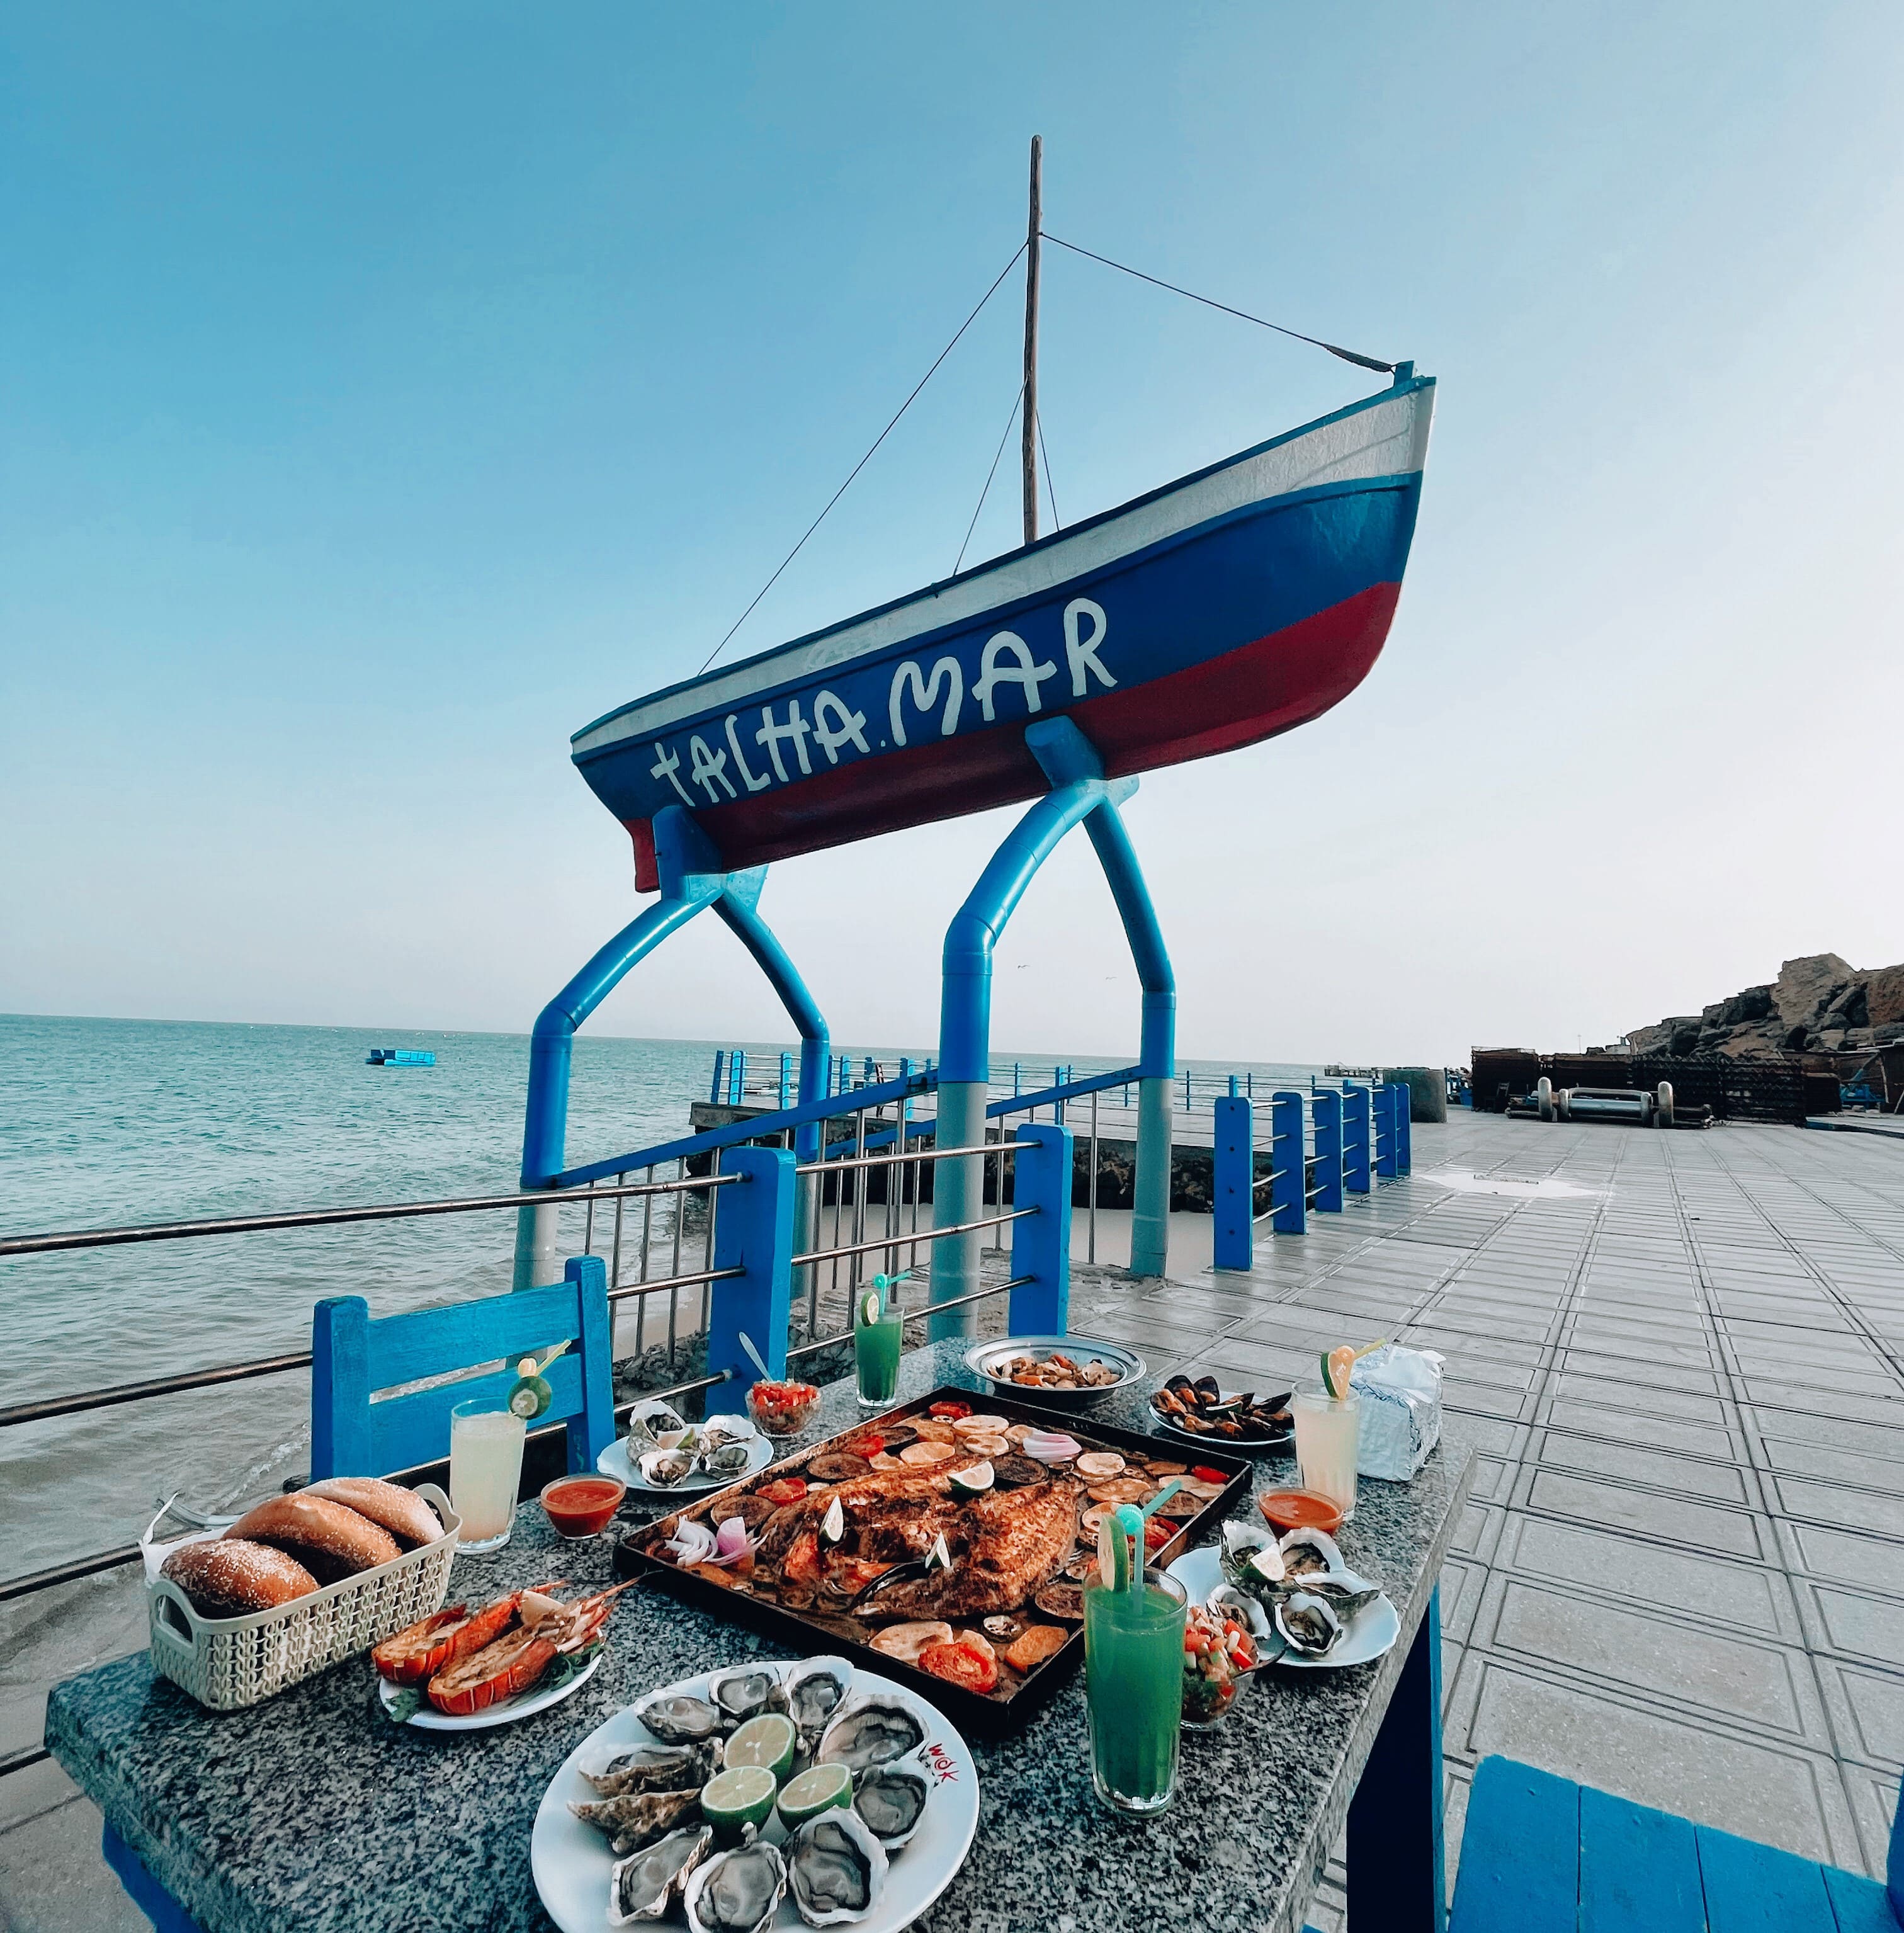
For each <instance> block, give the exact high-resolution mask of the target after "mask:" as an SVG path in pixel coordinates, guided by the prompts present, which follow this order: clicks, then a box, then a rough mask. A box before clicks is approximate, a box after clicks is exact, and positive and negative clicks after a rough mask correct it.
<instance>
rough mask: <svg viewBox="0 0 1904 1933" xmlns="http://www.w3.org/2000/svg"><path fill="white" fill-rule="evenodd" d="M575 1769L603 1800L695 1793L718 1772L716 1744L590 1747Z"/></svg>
mask: <svg viewBox="0 0 1904 1933" xmlns="http://www.w3.org/2000/svg"><path fill="white" fill-rule="evenodd" d="M576 1769H577V1770H578V1771H579V1772H580V1773H581V1774H582V1777H583V1778H585V1779H586V1780H587V1781H588V1783H589V1784H591V1785H592V1786H593V1787H594V1788H595V1790H597V1792H598V1793H600V1794H601V1796H603V1798H604V1799H618V1798H619V1797H620V1796H621V1794H622V1793H624V1792H690V1791H692V1792H698V1791H699V1790H700V1789H701V1787H702V1786H704V1785H705V1784H706V1783H707V1782H708V1780H709V1779H711V1778H712V1777H713V1776H714V1774H715V1773H716V1772H718V1771H719V1770H720V1740H719V1739H708V1740H707V1741H706V1742H705V1743H702V1744H700V1745H650V1744H648V1742H646V1741H645V1740H643V1741H642V1742H639V1743H638V1744H633V1745H630V1744H627V1743H623V1744H621V1745H591V1746H590V1747H589V1748H587V1749H586V1750H585V1751H583V1752H582V1755H581V1757H580V1758H579V1760H578V1761H577V1763H576Z"/></svg>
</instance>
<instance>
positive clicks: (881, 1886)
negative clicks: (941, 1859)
mask: <svg viewBox="0 0 1904 1933" xmlns="http://www.w3.org/2000/svg"><path fill="white" fill-rule="evenodd" d="M787 1884H788V1886H789V1887H790V1889H791V1890H792V1892H793V1904H795V1905H796V1907H798V1908H799V1913H800V1917H801V1918H802V1919H804V1920H805V1922H807V1924H808V1925H809V1926H838V1925H845V1924H847V1922H850V1921H853V1920H855V1919H865V1916H867V1914H868V1913H870V1912H871V1911H872V1910H873V1908H874V1906H876V1905H877V1904H878V1903H879V1897H880V1894H881V1893H882V1892H884V1891H885V1889H886V1848H885V1847H883V1845H881V1844H880V1841H879V1839H878V1838H877V1835H875V1834H874V1831H873V1829H872V1828H871V1826H868V1824H867V1823H866V1821H865V1820H864V1819H862V1817H860V1816H859V1814H858V1813H857V1812H845V1811H841V1810H840V1809H839V1808H838V1807H834V1808H831V1809H829V1811H825V1812H821V1813H819V1814H816V1815H815V1816H814V1817H813V1818H811V1819H809V1820H807V1821H806V1822H805V1823H804V1824H802V1825H801V1826H798V1827H796V1829H795V1830H794V1832H793V1835H792V1836H791V1837H790V1838H789V1839H788V1841H787Z"/></svg>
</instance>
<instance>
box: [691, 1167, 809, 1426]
mask: <svg viewBox="0 0 1904 1933" xmlns="http://www.w3.org/2000/svg"><path fill="white" fill-rule="evenodd" d="M793 1168H794V1159H793V1150H791V1149H790V1148H761V1147H736V1148H727V1149H725V1150H723V1151H722V1153H721V1156H720V1173H722V1174H738V1175H739V1176H740V1177H741V1180H739V1181H738V1182H736V1183H734V1184H733V1185H732V1186H731V1187H727V1188H723V1189H720V1190H718V1191H717V1192H718V1193H719V1195H720V1213H719V1214H718V1216H717V1217H716V1219H715V1221H714V1267H716V1268H717V1269H724V1268H741V1269H744V1270H746V1271H747V1273H745V1274H744V1275H738V1276H733V1277H732V1278H731V1279H729V1280H727V1281H726V1282H715V1283H714V1284H712V1285H711V1287H712V1290H713V1293H712V1294H711V1296H710V1297H709V1299H708V1367H707V1373H708V1375H716V1374H717V1373H718V1372H720V1371H721V1370H723V1369H726V1370H727V1371H729V1372H730V1373H729V1377H728V1380H727V1381H726V1382H724V1383H718V1384H716V1385H715V1386H714V1387H713V1388H712V1389H711V1390H708V1400H707V1414H708V1415H710V1416H717V1415H732V1414H739V1413H740V1412H741V1411H744V1410H745V1408H747V1389H748V1387H749V1386H750V1384H752V1383H753V1381H754V1378H755V1375H756V1371H755V1369H754V1367H753V1363H751V1362H750V1361H749V1360H747V1351H745V1350H744V1349H743V1348H741V1341H740V1339H741V1332H742V1331H743V1330H744V1331H745V1332H746V1333H747V1336H748V1338H749V1339H750V1341H751V1342H753V1346H754V1347H755V1348H756V1349H758V1350H759V1351H760V1354H761V1357H762V1358H763V1360H764V1361H765V1362H766V1365H767V1366H768V1368H769V1369H770V1370H772V1372H773V1374H774V1375H775V1378H777V1379H778V1378H780V1377H781V1376H784V1375H786V1373H787V1318H788V1316H789V1315H790V1312H791V1310H792V1305H793V1195H794V1183H795V1180H796V1176H795V1174H794V1172H793Z"/></svg>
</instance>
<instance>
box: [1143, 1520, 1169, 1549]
mask: <svg viewBox="0 0 1904 1933" xmlns="http://www.w3.org/2000/svg"><path fill="white" fill-rule="evenodd" d="M1175 1535H1177V1526H1175V1524H1174V1523H1166V1522H1164V1521H1163V1519H1162V1518H1160V1517H1151V1518H1150V1519H1149V1520H1148V1521H1147V1522H1146V1523H1145V1526H1144V1548H1145V1550H1162V1549H1163V1547H1164V1546H1165V1545H1166V1544H1168V1543H1169V1541H1170V1540H1171V1539H1172V1538H1173V1537H1175Z"/></svg>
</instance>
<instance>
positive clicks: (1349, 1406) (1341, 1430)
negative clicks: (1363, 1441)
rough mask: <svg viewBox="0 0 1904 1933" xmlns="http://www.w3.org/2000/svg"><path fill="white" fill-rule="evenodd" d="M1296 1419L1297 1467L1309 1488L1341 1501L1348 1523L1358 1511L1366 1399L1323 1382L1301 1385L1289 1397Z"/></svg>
mask: <svg viewBox="0 0 1904 1933" xmlns="http://www.w3.org/2000/svg"><path fill="white" fill-rule="evenodd" d="M1289 1407H1290V1408H1291V1409H1292V1411H1295V1420H1296V1468H1297V1469H1298V1471H1299V1472H1301V1479H1302V1487H1303V1488H1304V1490H1319V1491H1320V1492H1321V1493H1322V1495H1323V1496H1325V1497H1327V1498H1328V1499H1329V1501H1330V1502H1331V1503H1334V1504H1339V1505H1340V1506H1341V1508H1342V1515H1343V1521H1344V1522H1345V1523H1346V1521H1347V1520H1349V1518H1350V1517H1353V1516H1354V1515H1355V1445H1356V1435H1357V1432H1358V1430H1359V1429H1360V1427H1361V1413H1362V1399H1361V1396H1360V1395H1359V1394H1358V1393H1357V1392H1356V1391H1355V1390H1350V1391H1349V1393H1348V1395H1347V1396H1343V1397H1340V1398H1337V1397H1335V1396H1331V1395H1330V1394H1329V1393H1328V1390H1325V1389H1324V1388H1323V1387H1322V1385H1321V1384H1319V1383H1315V1384H1309V1385H1307V1386H1306V1387H1304V1388H1301V1389H1299V1390H1297V1391H1296V1393H1295V1395H1294V1396H1292V1397H1291V1398H1290V1399H1289Z"/></svg>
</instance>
